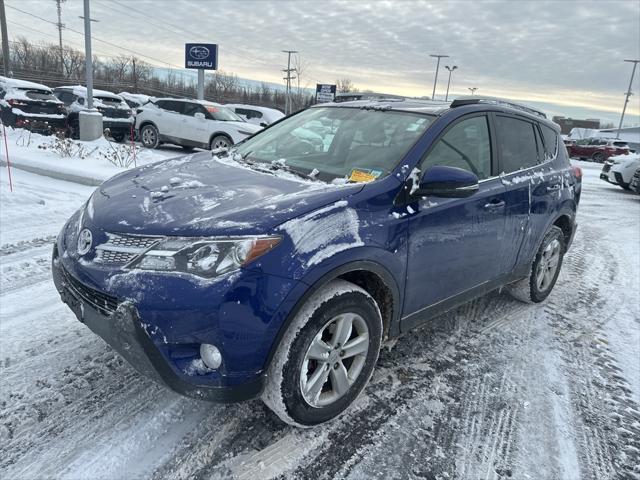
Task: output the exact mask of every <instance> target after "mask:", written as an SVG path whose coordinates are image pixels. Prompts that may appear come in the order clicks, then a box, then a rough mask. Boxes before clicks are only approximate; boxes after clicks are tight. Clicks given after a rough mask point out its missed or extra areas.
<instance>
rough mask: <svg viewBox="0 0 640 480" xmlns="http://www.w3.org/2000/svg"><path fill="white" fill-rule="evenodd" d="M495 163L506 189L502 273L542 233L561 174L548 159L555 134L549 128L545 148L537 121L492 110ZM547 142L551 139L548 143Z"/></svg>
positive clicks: (512, 266) (524, 255)
mask: <svg viewBox="0 0 640 480" xmlns="http://www.w3.org/2000/svg"><path fill="white" fill-rule="evenodd" d="M494 124H495V126H496V138H497V143H498V166H499V170H500V172H501V178H502V182H503V184H504V186H505V189H506V212H505V213H506V237H507V239H508V241H507V245H508V248H507V249H505V251H504V256H503V257H502V259H501V262H502V265H501V269H502V271H503V273H511V272H512V271H513V270H514V269H515V268H517V266H519V265H522V264H523V263H526V262H527V261H528V260H529V256H530V253H531V252H532V251H534V250H535V247H537V244H538V242H539V240H541V238H542V235H543V234H544V228H545V225H546V224H547V222H548V220H549V217H550V210H551V209H552V208H553V206H554V198H553V194H554V193H555V192H557V193H560V192H559V191H558V190H559V189H560V188H561V185H562V177H561V176H560V175H558V174H557V172H555V170H554V169H552V168H550V167H551V166H552V161H553V159H554V158H555V156H557V153H558V144H557V143H558V137H557V135H556V134H555V132H554V131H553V130H551V129H550V128H549V127H545V128H546V129H548V130H549V131H550V133H549V134H548V140H547V141H548V142H549V143H550V145H549V148H548V150H545V147H544V140H543V138H542V133H541V130H540V127H539V125H538V123H537V122H535V121H532V120H530V119H529V118H528V117H521V116H519V115H510V114H502V113H500V114H495V115H494ZM551 142H554V143H553V144H551Z"/></svg>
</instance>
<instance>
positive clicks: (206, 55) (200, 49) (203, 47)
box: [184, 43, 218, 70]
mask: <svg viewBox="0 0 640 480" xmlns="http://www.w3.org/2000/svg"><path fill="white" fill-rule="evenodd" d="M184 68H200V69H203V70H217V69H218V45H216V44H215V43H186V44H185V46H184Z"/></svg>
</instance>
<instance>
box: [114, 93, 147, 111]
mask: <svg viewBox="0 0 640 480" xmlns="http://www.w3.org/2000/svg"><path fill="white" fill-rule="evenodd" d="M118 96H120V97H122V98H123V99H124V101H125V102H127V105H129V106H130V107H131V108H132V109H133V111H134V113H135V110H136V108H140V107H142V106H143V105H144V104H146V103H149V102H150V101H151V100H153V99H154V98H155V97H150V96H149V95H144V94H143V93H129V92H120V93H118Z"/></svg>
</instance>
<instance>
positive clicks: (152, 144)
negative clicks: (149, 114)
mask: <svg viewBox="0 0 640 480" xmlns="http://www.w3.org/2000/svg"><path fill="white" fill-rule="evenodd" d="M140 142H142V145H144V146H145V147H146V148H158V145H160V136H159V135H158V129H157V128H156V127H154V126H153V125H145V126H144V127H142V128H141V129H140Z"/></svg>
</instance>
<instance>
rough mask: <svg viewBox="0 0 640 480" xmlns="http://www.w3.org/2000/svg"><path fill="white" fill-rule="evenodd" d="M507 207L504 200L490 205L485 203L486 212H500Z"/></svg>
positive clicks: (492, 202) (493, 201)
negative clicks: (499, 210) (500, 209)
mask: <svg viewBox="0 0 640 480" xmlns="http://www.w3.org/2000/svg"><path fill="white" fill-rule="evenodd" d="M504 205H505V203H504V200H491V201H490V202H489V203H485V205H484V208H485V209H486V210H498V209H499V208H503V207H504Z"/></svg>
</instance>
